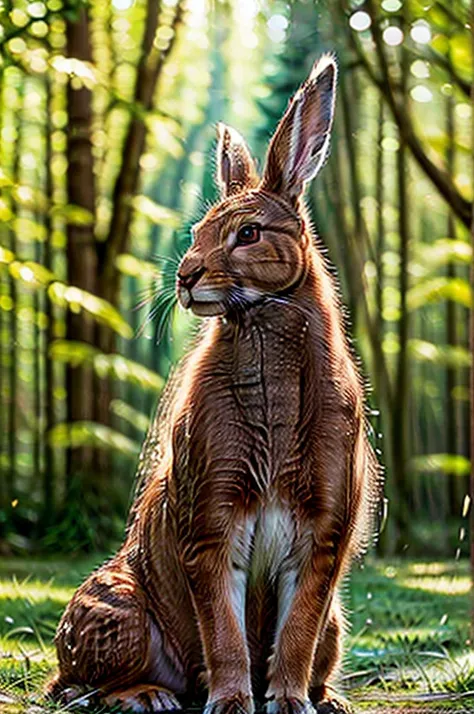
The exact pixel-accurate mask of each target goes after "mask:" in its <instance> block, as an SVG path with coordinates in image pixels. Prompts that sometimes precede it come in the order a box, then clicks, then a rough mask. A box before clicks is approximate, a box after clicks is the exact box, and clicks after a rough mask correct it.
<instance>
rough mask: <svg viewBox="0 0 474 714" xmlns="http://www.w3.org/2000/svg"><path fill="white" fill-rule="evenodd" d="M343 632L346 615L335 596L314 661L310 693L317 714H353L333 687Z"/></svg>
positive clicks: (338, 663)
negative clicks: (349, 713)
mask: <svg viewBox="0 0 474 714" xmlns="http://www.w3.org/2000/svg"><path fill="white" fill-rule="evenodd" d="M343 633H344V616H343V613H342V609H341V605H340V602H339V598H338V597H337V595H335V596H334V600H333V603H332V605H331V610H330V613H329V616H328V623H327V625H326V627H325V629H324V631H323V633H322V635H321V637H320V639H319V642H318V644H317V647H316V653H315V656H314V661H313V676H312V682H311V687H310V692H309V694H310V699H311V701H312V702H313V703H314V704H315V705H316V711H317V712H318V714H347V713H348V712H349V711H350V708H349V705H348V703H347V702H346V701H345V700H344V699H343V698H342V697H341V696H340V695H337V694H336V690H335V689H334V688H333V682H334V679H335V677H336V676H337V672H338V669H339V665H340V662H341V657H342V637H343Z"/></svg>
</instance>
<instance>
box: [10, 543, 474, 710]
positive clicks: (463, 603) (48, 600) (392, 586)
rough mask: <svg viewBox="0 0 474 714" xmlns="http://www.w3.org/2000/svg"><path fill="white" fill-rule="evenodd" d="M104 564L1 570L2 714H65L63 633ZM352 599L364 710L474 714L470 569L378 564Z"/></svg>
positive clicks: (355, 585) (352, 682) (348, 590)
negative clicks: (59, 638)
mask: <svg viewBox="0 0 474 714" xmlns="http://www.w3.org/2000/svg"><path fill="white" fill-rule="evenodd" d="M101 560H102V558H101V557H99V556H96V557H95V558H88V559H80V560H77V561H76V560H70V561H67V562H66V561H64V560H63V561H59V560H37V561H32V560H15V559H12V560H8V559H3V561H2V562H1V564H0V711H1V712H2V713H3V712H5V714H18V713H19V712H28V714H40V712H44V711H46V710H47V711H54V710H56V711H59V709H58V707H56V708H54V707H53V706H51V705H48V706H45V705H44V703H43V702H42V701H41V687H42V685H43V683H44V682H45V681H46V680H47V678H48V677H49V676H51V675H52V673H53V672H54V668H55V653H54V646H53V643H52V638H53V635H54V630H55V627H56V624H57V622H58V619H59V617H60V615H61V612H62V610H63V608H64V606H65V605H66V603H67V601H68V599H69V598H70V597H71V595H72V593H73V591H74V589H75V587H76V586H77V585H78V584H79V583H80V582H81V580H82V579H83V578H84V577H85V576H86V575H87V574H88V573H89V572H90V571H91V569H92V568H93V567H95V566H96V565H97V564H98V563H100V562H101ZM344 599H345V603H346V606H347V610H348V615H349V620H350V623H351V628H350V632H349V634H348V637H347V656H346V663H345V668H344V675H343V681H342V683H343V685H344V687H345V689H346V691H347V693H348V696H349V698H350V699H351V700H352V702H353V703H355V705H356V708H357V709H359V710H360V711H370V712H382V711H403V712H407V713H408V712H409V713H410V714H412V713H414V712H418V711H419V712H428V711H430V712H431V711H446V710H447V709H449V711H457V712H468V711H473V712H474V697H473V698H471V697H470V696H468V693H469V692H471V691H473V690H474V654H473V653H472V651H471V648H470V644H469V642H468V640H467V637H468V612H469V570H468V565H467V563H466V562H461V563H459V562H454V561H453V562H436V563H423V562H413V561H399V562H394V561H390V562H387V561H383V562H382V561H370V562H369V563H368V564H366V565H365V566H364V567H363V568H360V567H356V568H355V569H354V571H353V574H352V577H351V579H350V581H348V583H347V584H346V586H345V589H344ZM387 706H389V708H386V707H387ZM68 711H71V710H70V709H69V710H68Z"/></svg>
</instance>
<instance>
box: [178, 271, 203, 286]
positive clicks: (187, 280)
mask: <svg viewBox="0 0 474 714" xmlns="http://www.w3.org/2000/svg"><path fill="white" fill-rule="evenodd" d="M205 272H206V268H197V269H196V270H193V271H192V272H191V273H187V274H184V273H178V283H179V285H180V286H181V287H183V288H187V289H188V290H191V288H193V287H194V286H195V285H196V283H197V282H198V280H199V279H200V278H201V277H202V276H203V275H204V273H205Z"/></svg>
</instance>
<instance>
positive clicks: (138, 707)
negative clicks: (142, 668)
mask: <svg viewBox="0 0 474 714" xmlns="http://www.w3.org/2000/svg"><path fill="white" fill-rule="evenodd" d="M104 702H105V703H106V704H107V706H109V707H112V706H114V707H119V708H120V709H121V710H122V711H123V712H137V714H149V713H150V712H170V711H177V710H178V709H181V705H180V703H179V702H178V700H177V699H176V697H175V695H174V694H173V693H172V692H170V691H169V690H168V689H165V688H164V687H158V686H156V685H154V684H142V685H137V686H135V687H130V689H123V690H121V691H117V692H111V693H110V694H108V695H107V696H106V697H104Z"/></svg>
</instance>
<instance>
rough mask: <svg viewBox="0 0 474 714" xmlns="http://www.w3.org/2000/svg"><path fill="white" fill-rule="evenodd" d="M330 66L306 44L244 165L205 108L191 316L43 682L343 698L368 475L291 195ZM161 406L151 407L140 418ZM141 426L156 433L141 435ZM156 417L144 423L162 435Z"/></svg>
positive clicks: (308, 244) (324, 703)
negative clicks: (212, 180) (294, 76)
mask: <svg viewBox="0 0 474 714" xmlns="http://www.w3.org/2000/svg"><path fill="white" fill-rule="evenodd" d="M336 77H337V67H336V62H335V60H334V58H333V57H332V56H329V55H328V56H323V57H322V58H321V59H320V60H319V62H317V63H316V64H315V66H314V68H313V70H312V72H311V74H310V76H309V78H308V79H307V80H306V82H305V83H304V84H303V85H302V86H301V87H300V89H299V90H298V92H297V93H296V95H295V96H294V97H293V99H292V100H291V102H290V104H289V106H288V109H287V111H286V113H285V114H284V116H283V118H282V120H281V121H280V124H279V125H278V127H277V129H276V132H275V134H274V136H273V138H272V140H271V143H270V146H269V149H268V153H267V158H266V163H265V165H264V168H263V172H262V176H261V178H260V177H259V175H258V173H257V169H256V166H255V164H254V161H253V159H252V157H251V155H250V153H249V150H248V148H247V147H246V144H245V143H244V141H243V139H242V138H241V137H240V135H239V134H238V133H237V132H236V131H234V130H232V129H230V128H228V127H226V126H224V125H219V129H218V131H219V141H218V149H217V154H218V155H217V165H218V176H217V178H218V185H219V187H220V191H221V198H222V200H221V201H220V202H219V203H218V204H217V205H216V206H214V207H213V208H211V210H210V211H209V212H208V213H207V215H206V216H205V217H204V219H203V220H202V221H200V222H199V223H198V224H197V225H195V226H194V228H193V244H192V245H191V247H190V248H189V250H188V252H187V253H186V255H185V256H184V258H183V260H182V261H181V263H180V266H179V269H178V274H177V294H178V299H179V301H180V303H181V305H182V306H183V307H184V308H186V309H191V310H192V311H193V312H194V313H195V314H196V315H201V316H204V317H208V318H210V319H209V320H207V323H206V326H205V329H204V332H203V335H202V337H201V339H200V341H199V342H198V344H197V346H196V347H195V349H194V350H193V351H192V352H191V354H190V355H189V356H188V358H187V359H186V360H185V362H184V366H183V367H182V368H181V370H180V372H179V374H178V377H177V378H176V379H175V389H174V392H173V393H172V394H171V397H169V398H168V401H167V407H166V410H165V413H164V414H163V413H162V414H161V415H160V416H159V417H158V419H159V421H158V422H157V423H155V426H154V427H153V429H152V433H151V435H150V436H149V439H148V445H147V447H146V449H145V452H144V456H143V459H142V461H143V462H144V470H145V472H146V474H147V478H146V480H145V483H144V486H143V488H142V489H141V492H140V494H139V495H138V496H137V498H136V501H135V503H134V506H133V509H132V513H131V517H130V525H129V529H128V533H127V538H126V540H125V543H124V545H123V547H122V548H121V550H120V551H119V552H118V554H117V555H116V556H115V557H114V558H113V559H112V560H111V561H109V562H108V563H106V564H105V565H103V566H102V567H101V568H100V569H99V570H98V571H97V572H95V573H93V574H92V575H91V576H90V577H89V579H88V580H87V581H86V582H85V583H84V584H83V585H82V586H81V587H80V588H79V589H78V591H77V592H76V594H75V595H74V597H73V599H72V600H71V602H70V603H69V605H68V607H67V609H66V611H65V613H64V615H63V617H62V620H61V622H60V625H59V627H58V631H57V635H56V646H57V652H58V658H59V674H58V675H57V677H56V678H55V680H54V681H53V682H52V683H51V684H50V685H49V690H48V691H49V693H50V694H51V695H52V696H55V697H57V698H62V699H63V700H64V699H66V700H67V699H70V698H72V697H75V696H78V695H79V694H80V693H81V692H87V691H91V690H92V691H96V692H98V694H99V695H100V697H101V698H102V700H103V701H105V702H106V703H107V704H117V705H118V706H119V707H121V708H122V709H123V710H127V709H131V710H133V711H136V712H152V711H153V712H157V711H162V710H169V709H179V708H180V706H181V705H182V703H183V701H190V700H193V699H195V695H196V691H197V688H198V687H199V683H200V681H202V680H203V679H204V678H205V681H206V687H207V704H206V706H205V714H232V713H233V712H235V713H237V712H240V713H247V714H251V713H252V712H253V711H254V701H255V700H258V698H259V697H262V698H263V697H264V698H265V702H266V710H267V712H268V714H289V713H290V712H293V713H294V714H299V713H300V712H305V714H311V713H313V714H314V711H315V708H316V709H317V711H319V712H323V711H324V712H331V711H345V708H344V707H345V705H344V703H343V700H342V699H338V698H337V697H336V696H335V695H334V692H333V688H332V682H333V680H334V676H335V674H336V671H337V668H338V664H339V661H340V657H341V638H342V630H343V617H342V613H341V606H340V603H339V599H338V585H339V584H340V582H341V578H342V577H343V576H344V574H345V573H346V572H347V570H348V567H349V565H350V562H351V560H352V559H353V557H354V556H356V555H357V554H359V553H360V552H361V551H362V550H363V549H364V548H365V546H366V544H367V541H368V538H369V537H370V533H371V529H372V525H371V523H372V518H371V516H372V513H373V511H374V505H375V503H376V500H377V497H378V492H379V488H380V474H379V468H378V464H377V461H376V458H375V456H374V454H373V451H372V448H371V446H370V444H369V441H368V439H367V436H366V422H365V415H364V414H365V406H364V394H363V386H362V381H361V378H360V376H359V374H358V370H357V367H356V364H355V361H354V359H353V356H352V354H351V350H350V348H349V346H348V343H347V340H346V337H345V333H344V327H343V320H342V317H341V310H340V306H339V300H338V296H337V290H336V287H335V285H334V281H333V278H332V277H331V275H330V273H329V271H328V268H327V266H326V263H325V260H324V258H323V256H322V254H321V251H320V250H319V249H318V247H317V245H316V243H315V239H314V237H313V235H312V233H311V229H310V224H309V221H308V218H307V215H306V212H305V209H304V205H303V191H304V188H305V185H306V183H307V182H308V181H309V180H310V179H312V178H313V177H314V176H315V175H316V174H317V173H318V171H319V169H320V168H321V167H322V165H323V163H324V161H325V158H326V155H327V152H328V145H329V136H330V131H331V125H332V121H333V112H334V101H335V90H336ZM160 420H161V422H160ZM158 432H159V433H160V434H161V438H160V439H158V438H157V436H156V435H157V433H158ZM163 434H164V436H163Z"/></svg>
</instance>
